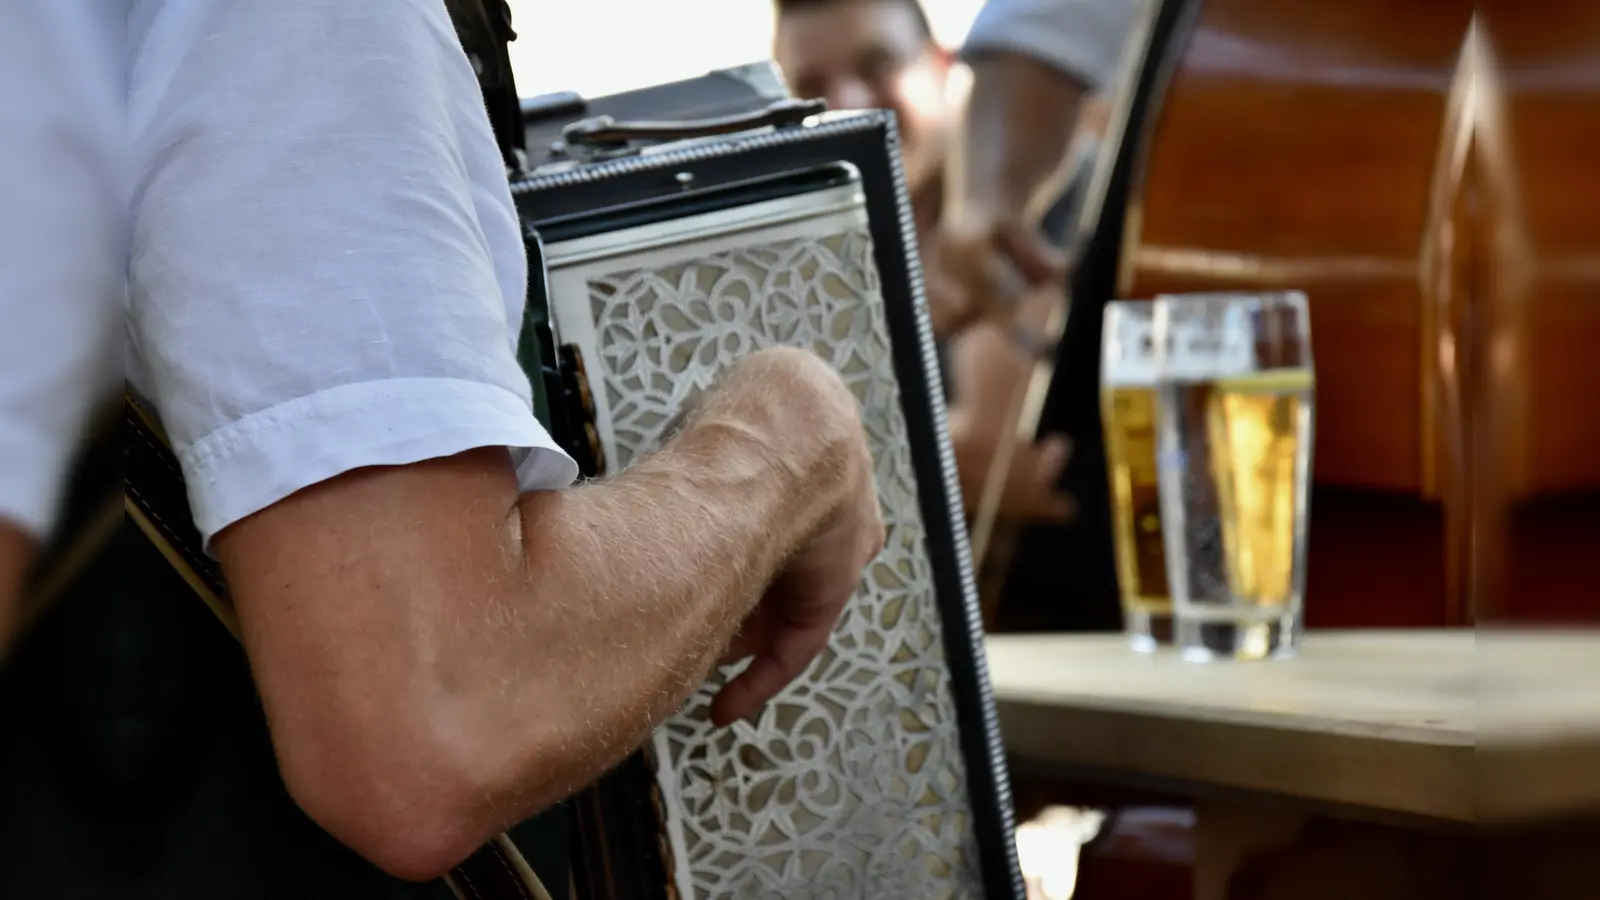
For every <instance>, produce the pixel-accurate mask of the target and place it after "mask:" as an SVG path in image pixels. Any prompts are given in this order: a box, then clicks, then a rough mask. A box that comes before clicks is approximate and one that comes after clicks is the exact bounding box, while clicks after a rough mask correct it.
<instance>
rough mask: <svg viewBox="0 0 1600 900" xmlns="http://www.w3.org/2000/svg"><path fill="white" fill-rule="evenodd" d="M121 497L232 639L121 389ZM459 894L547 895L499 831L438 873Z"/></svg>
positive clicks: (163, 474)
mask: <svg viewBox="0 0 1600 900" xmlns="http://www.w3.org/2000/svg"><path fill="white" fill-rule="evenodd" d="M124 400H125V403H124V419H123V425H124V431H123V460H124V464H125V469H124V494H123V504H124V508H125V509H126V511H127V516H128V518H129V519H130V520H132V521H133V522H134V523H135V524H136V525H138V526H139V530H140V531H141V532H143V533H144V535H145V537H147V538H148V539H149V540H150V542H151V543H152V544H154V545H155V547H156V549H157V550H159V551H160V552H161V555H162V556H163V557H165V558H166V560H167V562H168V563H170V564H171V565H172V567H173V568H174V569H176V570H177V572H178V574H179V575H181V576H182V577H183V580H184V581H185V582H186V583H188V585H189V587H190V588H191V589H193V591H194V592H195V594H196V595H197V596H198V597H199V598H200V599H201V600H202V601H204V602H205V604H206V606H208V607H210V609H211V611H212V612H213V613H214V614H216V617H217V618H218V619H219V620H220V621H221V622H222V624H223V625H224V626H226V627H227V629H228V631H229V632H230V633H231V634H232V635H233V636H234V638H235V639H237V638H238V637H239V621H238V617H237V616H236V615H235V613H234V609H233V604H232V603H231V602H229V600H228V594H227V586H226V584H225V583H224V581H223V579H222V570H221V569H220V568H219V567H218V566H217V563H216V561H215V560H213V559H212V558H211V557H209V556H207V555H206V553H205V551H204V550H203V549H201V542H200V533H199V532H198V531H197V530H196V529H195V527H194V523H193V521H192V520H191V519H190V515H189V501H188V495H187V493H186V491H185V488H184V484H183V471H182V470H181V469H180V468H179V467H178V460H177V458H176V457H175V456H174V455H173V453H172V449H171V447H170V446H169V445H168V443H167V441H166V437H165V435H164V434H163V433H162V431H161V428H160V426H159V425H158V424H157V422H156V420H155V418H154V417H152V416H151V415H150V414H149V413H148V412H147V411H146V410H145V409H144V408H143V406H142V405H141V404H140V403H139V401H138V400H137V399H135V398H134V396H133V395H132V394H125V395H124ZM444 881H445V883H446V884H447V885H448V886H449V887H450V890H451V891H452V892H454V893H455V895H456V896H457V897H459V898H461V900H552V898H551V897H550V894H549V892H548V891H546V890H545V888H544V885H542V884H541V883H540V882H539V878H538V876H537V875H535V874H534V872H533V868H532V867H531V866H529V865H528V861H527V860H526V859H524V858H523V856H522V853H521V851H519V850H518V849H517V847H516V844H514V843H512V841H511V839H510V838H509V837H507V836H506V835H504V834H501V835H497V836H496V837H495V838H494V839H493V840H492V841H490V842H489V843H487V844H484V845H483V846H482V847H480V848H478V850H477V852H475V853H473V854H472V855H471V856H469V857H467V859H465V860H464V861H462V863H461V864H460V865H458V866H456V867H455V868H454V869H452V870H450V873H449V874H448V875H446V876H445V877H444Z"/></svg>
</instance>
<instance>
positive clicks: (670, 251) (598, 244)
mask: <svg viewBox="0 0 1600 900" xmlns="http://www.w3.org/2000/svg"><path fill="white" fill-rule="evenodd" d="M781 84H782V82H781V80H779V79H777V78H776V76H775V74H773V70H771V69H770V68H769V67H765V66H757V67H747V68H746V69H743V70H738V71H734V72H722V73H715V74H713V75H711V76H708V77H707V78H704V79H696V80H691V81H687V82H681V83H679V84H677V85H666V86H661V87H657V88H654V89H651V90H652V91H653V92H654V94H655V98H656V100H657V102H656V103H655V104H654V106H653V108H654V109H655V110H657V111H658V113H657V117H656V118H655V120H653V121H633V122H626V121H624V122H619V121H617V119H616V118H615V117H614V116H603V115H595V112H597V111H598V110H607V109H618V108H626V107H627V105H628V102H629V100H630V99H633V100H636V99H637V98H630V97H629V95H621V96H620V97H619V98H618V99H616V100H613V101H611V102H610V104H609V106H608V103H607V100H608V99H609V98H602V99H601V100H597V101H595V102H594V104H593V105H592V107H587V108H586V107H584V106H583V105H582V104H580V103H577V102H576V101H573V100H571V98H564V97H555V98H550V99H549V100H547V101H532V102H528V101H525V104H524V109H525V114H526V115H528V117H529V120H530V121H529V141H528V145H529V156H530V158H532V159H535V160H539V161H540V164H539V165H537V166H535V167H534V168H533V169H532V170H531V171H530V172H529V173H528V174H527V175H526V177H523V178H520V179H517V180H515V181H514V183H513V186H512V193H513V195H514V197H515V200H516V203H517V207H518V210H519V213H520V216H521V219H522V222H523V224H524V230H525V235H526V241H527V247H528V255H529V265H530V270H531V272H532V273H533V277H532V278H531V279H530V298H529V315H528V323H527V328H526V330H525V332H524V334H523V341H522V346H523V352H524V355H525V359H524V362H525V365H527V366H528V367H529V369H530V371H534V370H535V369H537V371H538V372H539V373H540V379H541V380H542V387H543V393H544V395H545V403H544V408H545V409H546V411H547V414H548V417H549V418H548V424H549V425H550V427H551V431H552V433H553V434H555V435H556V437H557V440H558V441H559V442H560V443H561V444H562V445H563V446H564V447H565V448H566V449H567V450H568V451H569V452H570V453H571V454H572V455H573V456H574V457H575V458H576V459H577V460H578V461H579V465H580V468H581V469H582V470H583V472H584V474H586V475H588V476H590V477H596V476H604V475H606V474H609V473H615V472H617V471H620V470H623V469H625V468H626V467H627V466H628V465H629V464H630V463H632V462H633V461H634V460H636V459H638V458H639V457H640V456H641V455H643V454H647V453H649V452H650V451H651V450H652V449H653V448H655V447H656V446H658V445H659V444H660V443H661V441H662V439H663V437H664V436H665V435H667V434H669V433H670V431H671V429H672V427H673V424H674V422H675V420H676V418H677V417H678V415H679V414H680V412H681V411H682V410H683V409H684V408H685V405H686V404H687V403H689V402H691V401H692V400H693V398H694V397H695V396H696V394H697V393H698V392H699V391H701V390H702V389H704V388H705V387H707V386H708V385H710V384H711V383H712V382H713V380H714V379H715V378H716V377H717V376H718V373H719V372H720V371H721V369H722V368H723V367H724V366H726V365H727V364H729V363H730V362H732V361H733V360H735V359H737V358H738V357H739V356H740V355H741V354H744V353H747V352H749V351H751V350H755V349H758V348H762V347H767V346H773V345H792V346H799V347H804V348H808V349H810V350H812V351H813V352H815V353H816V354H818V355H819V356H821V357H822V358H823V359H824V360H827V361H829V362H830V363H831V364H832V365H833V366H834V367H835V369H836V370H837V371H838V372H839V373H840V374H841V376H843V379H844V380H845V382H846V383H847V384H848V385H849V386H850V387H851V389H852V390H853V391H854V393H855V395H856V397H857V398H858V400H859V401H860V404H861V408H862V414H863V416H862V417H863V422H864V424H865V427H866V430H867V433H868V437H869V444H870V447H871V449H872V452H873V455H874V458H875V463H876V469H875V473H876V480H877V488H878V493H879V500H880V505H881V508H882V510H883V514H884V518H885V522H886V523H887V525H888V538H887V546H886V548H885V549H884V551H883V553H882V554H881V555H880V556H879V557H878V558H877V559H876V560H875V561H874V562H873V564H872V565H871V566H870V567H869V568H868V571H867V572H866V574H865V576H864V578H863V581H862V584H861V586H860V588H859V589H858V592H857V594H856V595H855V597H854V598H853V601H852V603H851V605H850V606H849V607H848V608H847V610H846V612H845V614H844V616H843V618H842V620H841V621H840V623H839V625H838V627H837V628H836V630H835V632H834V634H833V636H832V638H831V640H830V642H829V645H828V647H827V649H826V650H825V651H824V652H823V654H822V655H821V657H820V658H819V659H817V660H816V661H815V663H814V664H813V665H812V666H811V667H810V669H809V670H808V672H807V673H806V674H804V675H803V676H802V677H801V678H800V679H798V680H797V681H796V682H795V683H794V684H792V685H790V686H789V687H788V688H787V689H786V690H785V691H784V692H783V693H782V694H780V695H779V696H778V697H777V698H775V699H774V700H773V701H772V702H771V703H770V704H769V705H768V707H767V708H766V710H765V711H764V712H763V713H762V714H761V716H760V717H759V719H758V720H757V721H754V722H740V723H736V724H735V725H733V726H731V727H728V728H725V729H717V728H713V727H712V726H711V724H710V722H709V717H708V707H709V701H710V697H711V696H712V694H713V693H714V689H715V687H716V686H717V683H720V679H721V677H723V676H719V675H715V674H714V675H713V678H712V682H713V683H712V684H708V685H706V686H704V687H703V688H702V689H701V690H700V691H699V692H698V693H697V694H695V695H694V696H693V697H692V698H691V700H690V701H689V703H688V704H687V705H686V707H685V708H684V709H682V710H681V711H680V712H679V713H678V714H677V715H676V716H675V717H673V718H672V719H670V720H669V721H667V722H665V723H664V724H663V725H661V726H660V727H658V728H657V729H656V731H655V733H654V735H653V737H652V739H651V740H650V742H649V743H648V744H647V746H646V747H644V748H643V749H642V750H641V751H640V752H639V753H638V754H636V755H635V756H634V757H633V758H632V759H630V760H629V761H628V762H627V763H626V764H625V765H624V766H623V767H622V768H621V769H619V770H617V771H615V772H613V773H612V774H611V775H609V776H607V777H606V778H605V779H603V780H602V781H601V782H600V783H599V784H597V785H595V786H594V787H592V788H591V789H589V790H588V791H586V792H585V793H584V794H583V795H581V796H579V797H578V798H576V799H575V801H574V803H573V812H574V816H573V820H572V822H573V831H572V834H571V843H572V845H573V847H574V848H575V849H574V853H573V856H572V860H573V878H574V888H575V893H576V894H577V895H578V896H582V897H597V898H613V897H619V898H620V897H629V898H631V897H673V898H679V900H711V898H723V897H750V898H769V897H770V898H784V900H804V898H840V900H843V898H862V900H898V898H904V900H924V898H928V900H931V898H979V897H983V898H989V900H1002V898H1004V900H1021V898H1022V897H1023V896H1024V891H1023V888H1022V879H1021V875H1020V872H1019V868H1018V865H1017V860H1016V855H1015V850H1014V847H1013V844H1012V812H1011V808H1010V797H1009V789H1008V782H1007V775H1006V771H1005V761H1004V755H1003V748H1002V745H1001V741H1000V735H999V731H998V723H997V719H996V714H995V709H994V704H993V700H992V697H991V694H990V690H989V686H988V681H987V674H986V668H985V658H984V654H983V647H982V635H981V624H980V612H979V607H978V601H977V596H976V592H975V587H974V579H973V572H972V569H971V565H970V562H969V555H968V550H967V543H966V531H965V520H964V514H963V511H962V508H961V500H960V492H959V488H958V486H957V482H956V472H955V462H954V458H953V456H952V454H951V450H950V447H949V442H948V439H947V436H946V429H945V418H944V403H943V395H942V391H941V387H940V374H939V366H938V361H937V356H936V351H935V345H934V340H933V335H932V329H931V326H930V322H929V318H928V314H927V310H926V305H925V302H924V299H923V296H922V284H921V272H920V268H919V264H918V262H917V249H916V243H915V241H916V236H915V230H914V226H913V222H912V217H911V209H910V206H909V201H908V195H907V190H906V186H905V183H904V179H903V176H902V173H901V171H900V162H899V147H898V139H897V136H896V131H895V126H894V122H893V118H892V116H891V115H889V114H886V113H880V112H859V113H828V112H825V111H824V109H823V107H822V105H821V104H818V103H814V102H804V101H797V100H795V99H793V98H790V97H788V96H787V95H786V94H787V92H786V91H784V90H782V88H781ZM739 85H744V86H745V87H746V90H745V91H744V94H743V98H742V99H741V97H740V95H739V93H738V87H737V86H739ZM719 90H721V94H719V93H718V91H719ZM641 93H642V92H641ZM730 93H731V94H732V96H729V94H730ZM638 105H642V104H638ZM664 108H665V109H669V110H673V111H674V112H679V113H682V112H684V111H687V112H688V113H689V114H688V115H680V116H679V117H678V119H677V120H676V121H673V120H663V119H662V118H661V117H660V115H659V111H660V110H662V109H664ZM541 113H542V114H543V117H542V118H541ZM723 674H724V675H726V674H727V673H726V672H724V673H723ZM641 861H642V864H641ZM557 887H558V886H555V885H552V888H553V889H555V888H557ZM556 893H560V891H559V890H556Z"/></svg>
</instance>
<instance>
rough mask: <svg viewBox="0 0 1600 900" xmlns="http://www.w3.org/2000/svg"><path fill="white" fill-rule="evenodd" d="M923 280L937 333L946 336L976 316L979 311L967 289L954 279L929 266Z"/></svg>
mask: <svg viewBox="0 0 1600 900" xmlns="http://www.w3.org/2000/svg"><path fill="white" fill-rule="evenodd" d="M923 282H924V287H925V289H926V291H927V296H928V312H929V316H930V318H932V319H933V332H934V334H935V335H937V336H939V337H941V338H942V337H946V336H948V335H950V334H952V333H954V332H957V331H960V330H961V329H962V328H965V327H966V326H967V325H968V324H970V323H971V322H972V321H973V319H975V318H976V313H977V311H976V310H974V309H973V306H972V304H971V303H970V302H969V300H968V295H967V292H966V290H965V289H964V288H963V287H962V286H961V285H960V284H959V283H958V282H956V281H955V280H954V279H952V278H950V277H949V276H948V275H946V274H945V273H943V272H940V271H938V270H937V269H932V268H929V269H926V270H924V274H923Z"/></svg>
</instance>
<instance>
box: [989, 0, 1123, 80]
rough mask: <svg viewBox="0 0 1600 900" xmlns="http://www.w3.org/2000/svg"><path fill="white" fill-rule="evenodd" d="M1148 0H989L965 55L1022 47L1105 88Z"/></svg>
mask: <svg viewBox="0 0 1600 900" xmlns="http://www.w3.org/2000/svg"><path fill="white" fill-rule="evenodd" d="M1146 2H1148V0H987V2H986V3H984V5H983V8H982V9H980V10H979V11H978V16H977V18H976V19H975V20H974V21H973V23H972V28H971V29H970V30H969V31H968V32H967V39H966V42H965V44H963V46H962V48H961V52H962V56H964V57H967V58H970V57H972V56H974V55H977V54H979V53H986V52H1009V53H1018V54H1021V55H1023V56H1027V57H1031V58H1033V59H1036V60H1038V61H1039V62H1041V63H1044V64H1045V65H1048V66H1051V67H1052V68H1054V69H1057V70H1058V71H1060V72H1062V73H1064V74H1066V75H1068V76H1071V77H1072V78H1074V79H1075V80H1077V81H1079V82H1080V83H1082V84H1083V85H1084V86H1086V87H1088V88H1091V89H1094V88H1103V87H1105V86H1106V85H1107V84H1108V83H1109V82H1110V81H1111V80H1112V79H1113V78H1114V77H1115V76H1116V74H1117V67H1118V65H1119V64H1120V63H1121V61H1122V56H1123V53H1124V51H1125V50H1126V45H1127V43H1128V38H1129V35H1131V34H1132V33H1133V28H1134V25H1135V24H1136V23H1137V21H1138V17H1139V15H1140V13H1141V12H1142V11H1143V10H1144V7H1145V3H1146Z"/></svg>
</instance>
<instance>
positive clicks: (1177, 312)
mask: <svg viewBox="0 0 1600 900" xmlns="http://www.w3.org/2000/svg"><path fill="white" fill-rule="evenodd" d="M1310 328H1311V323H1310V314H1309V311H1308V309H1307V306H1306V297H1305V295H1304V294H1302V293H1299V292H1289V293H1274V294H1188V295H1174V296H1162V297H1157V298H1156V301H1155V315H1154V327H1153V329H1152V332H1153V334H1152V339H1153V341H1154V344H1155V350H1156V356H1157V360H1158V362H1157V370H1158V373H1157V381H1158V384H1157V396H1158V398H1159V403H1158V414H1157V420H1158V431H1159V434H1160V439H1159V447H1160V455H1161V464H1160V467H1159V469H1160V481H1161V511H1162V523H1163V525H1164V531H1165V544H1166V556H1167V571H1168V572H1169V573H1171V577H1170V579H1169V582H1170V585H1171V588H1172V597H1173V606H1174V613H1175V618H1176V641H1175V642H1176V643H1177V645H1178V647H1179V650H1180V652H1181V653H1182V655H1183V656H1184V657H1185V658H1187V659H1194V660H1212V659H1263V658H1267V657H1274V656H1280V657H1281V656H1292V655H1294V654H1295V653H1296V651H1297V650H1298V647H1299V643H1300V634H1301V631H1302V622H1301V619H1302V612H1303V606H1304V593H1305V577H1306V525H1307V516H1308V514H1309V511H1310V510H1309V508H1308V506H1309V501H1310V484H1309V483H1310V478H1311V444H1312V437H1313V427H1314V426H1313V420H1314V398H1315V390H1316V380H1315V376H1314V370H1313V366H1312V359H1311V333H1310Z"/></svg>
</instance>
